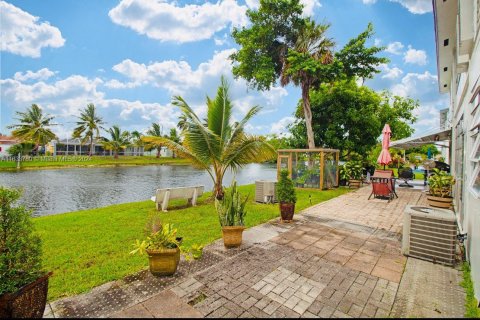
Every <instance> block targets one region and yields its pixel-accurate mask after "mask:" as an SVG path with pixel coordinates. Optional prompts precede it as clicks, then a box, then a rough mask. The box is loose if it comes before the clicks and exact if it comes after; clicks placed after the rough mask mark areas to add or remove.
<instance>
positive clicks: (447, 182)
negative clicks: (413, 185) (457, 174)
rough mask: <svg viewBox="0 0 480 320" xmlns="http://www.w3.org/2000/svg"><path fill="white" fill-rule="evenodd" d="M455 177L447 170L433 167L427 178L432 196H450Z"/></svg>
mask: <svg viewBox="0 0 480 320" xmlns="http://www.w3.org/2000/svg"><path fill="white" fill-rule="evenodd" d="M454 184H455V178H454V177H453V176H452V175H450V174H449V173H448V172H445V171H442V170H439V169H437V168H433V174H432V175H431V176H430V177H429V178H428V185H429V188H430V191H429V192H430V195H432V196H434V197H441V198H450V197H451V196H452V187H453V185H454Z"/></svg>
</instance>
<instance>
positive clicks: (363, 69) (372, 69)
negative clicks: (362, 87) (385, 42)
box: [335, 23, 388, 79]
mask: <svg viewBox="0 0 480 320" xmlns="http://www.w3.org/2000/svg"><path fill="white" fill-rule="evenodd" d="M371 36H373V25H372V23H369V24H368V26H367V29H366V30H365V31H364V32H362V33H360V34H359V35H358V36H357V37H356V38H353V39H351V40H350V41H349V42H348V43H347V44H346V45H345V46H344V47H343V49H342V50H340V51H339V52H337V53H335V58H336V60H337V61H339V62H341V63H342V65H343V73H344V74H345V75H346V76H347V77H348V78H354V77H359V78H362V79H369V78H372V77H373V75H374V74H376V73H379V72H380V70H378V69H377V67H378V66H379V65H380V64H382V63H388V59H387V58H382V57H377V56H375V55H376V54H378V53H380V52H381V51H382V50H384V49H385V48H382V47H376V46H373V47H369V48H367V47H365V42H366V41H367V40H368V38H370V37H371Z"/></svg>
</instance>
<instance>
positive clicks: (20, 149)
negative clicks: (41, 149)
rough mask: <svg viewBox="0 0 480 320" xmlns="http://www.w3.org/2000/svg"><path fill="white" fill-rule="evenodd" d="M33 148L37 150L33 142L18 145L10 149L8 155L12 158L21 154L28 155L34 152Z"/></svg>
mask: <svg viewBox="0 0 480 320" xmlns="http://www.w3.org/2000/svg"><path fill="white" fill-rule="evenodd" d="M33 148H35V144H34V143H33V142H22V143H17V144H14V145H13V146H11V147H10V148H8V154H9V155H11V156H16V155H18V154H19V153H20V154H21V155H27V154H29V153H30V152H32V150H33Z"/></svg>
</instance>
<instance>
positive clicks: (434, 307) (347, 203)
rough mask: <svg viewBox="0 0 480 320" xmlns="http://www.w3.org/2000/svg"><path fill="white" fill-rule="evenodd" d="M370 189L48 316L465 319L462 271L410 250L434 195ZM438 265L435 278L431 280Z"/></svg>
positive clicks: (65, 302) (54, 306)
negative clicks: (383, 194)
mask: <svg viewBox="0 0 480 320" xmlns="http://www.w3.org/2000/svg"><path fill="white" fill-rule="evenodd" d="M369 192H370V188H369V187H365V188H361V189H359V190H357V191H355V192H351V193H349V194H345V195H343V196H340V197H338V198H335V199H332V200H330V201H328V202H325V203H322V204H319V205H317V206H314V207H311V208H309V209H307V210H305V211H304V212H303V215H298V216H296V220H295V222H294V223H292V224H280V223H279V222H278V221H277V220H275V221H271V222H269V223H266V224H263V225H261V226H257V227H254V228H251V229H249V230H247V231H246V232H245V233H244V243H243V244H242V246H241V247H240V248H238V249H230V250H226V249H225V248H224V247H223V243H222V240H219V241H216V242H215V243H213V244H211V245H209V246H207V247H206V248H205V249H204V256H203V257H202V259H201V260H199V261H195V262H193V263H188V262H184V261H182V262H181V263H180V266H179V270H178V271H177V273H176V274H175V275H174V276H173V277H166V278H165V277H164V278H155V277H153V276H151V275H150V273H149V272H148V271H147V270H145V271H142V272H140V273H138V274H137V275H134V276H130V277H127V278H126V279H124V280H121V281H115V282H112V283H108V284H106V285H104V286H101V287H98V288H96V289H94V290H92V291H91V292H90V293H87V294H83V295H80V296H76V297H70V298H66V299H62V300H59V301H56V302H53V303H51V304H50V305H49V308H48V310H47V311H46V314H45V315H46V316H61V317H129V318H131V317H297V318H298V317H387V316H396V317H409V316H428V317H462V316H463V314H464V307H463V303H464V292H463V290H462V288H461V287H459V286H458V283H459V281H460V279H461V273H460V272H459V271H458V270H456V269H453V268H448V267H444V266H440V265H434V264H432V263H429V262H424V261H420V260H415V259H410V258H409V259H408V263H407V258H406V257H404V256H403V255H401V253H400V246H401V242H400V241H401V240H400V239H401V228H402V213H403V209H404V208H405V206H406V205H407V204H417V205H423V204H425V196H424V194H423V193H422V192H420V191H418V190H411V189H407V190H405V189H401V190H398V191H397V193H398V195H399V198H398V199H395V200H393V201H391V202H390V203H387V201H385V200H379V199H372V200H367V198H368V195H369ZM432 272H433V273H435V275H434V276H433V278H435V281H428V279H429V277H430V273H432ZM402 275H403V277H402ZM433 278H432V279H433ZM433 282H435V283H433ZM419 283H421V287H419V285H418V284H419Z"/></svg>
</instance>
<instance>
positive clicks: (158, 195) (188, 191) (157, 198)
mask: <svg viewBox="0 0 480 320" xmlns="http://www.w3.org/2000/svg"><path fill="white" fill-rule="evenodd" d="M203 188H204V187H203V186H196V187H180V188H165V189H157V191H156V192H155V195H154V196H153V197H152V198H151V200H152V201H154V202H155V205H156V207H157V210H160V207H161V208H162V211H163V212H167V207H168V202H169V201H170V199H188V203H191V204H192V206H195V205H196V204H197V198H198V197H200V196H201V195H202V194H203Z"/></svg>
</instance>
